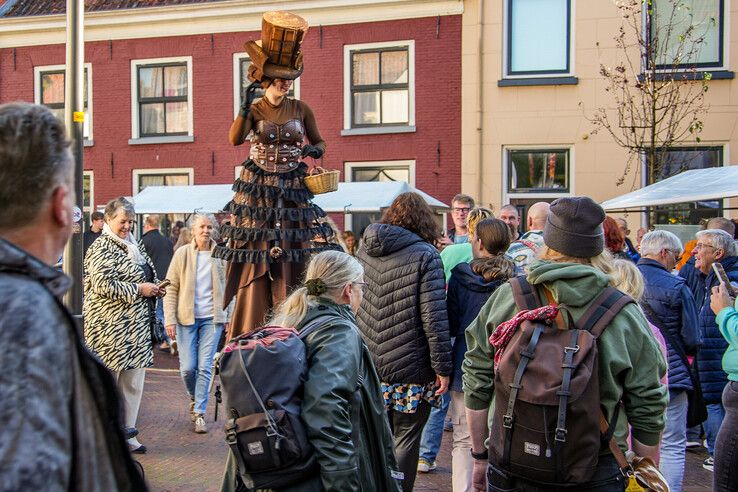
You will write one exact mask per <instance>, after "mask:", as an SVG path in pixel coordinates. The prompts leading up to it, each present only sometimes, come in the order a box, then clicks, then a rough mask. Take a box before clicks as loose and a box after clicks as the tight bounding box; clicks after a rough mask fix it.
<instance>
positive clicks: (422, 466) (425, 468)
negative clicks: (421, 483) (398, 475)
mask: <svg viewBox="0 0 738 492" xmlns="http://www.w3.org/2000/svg"><path fill="white" fill-rule="evenodd" d="M436 468H438V465H436V462H435V461H434V462H433V463H428V461H426V460H424V459H423V458H420V459H419V460H418V471H419V472H420V473H428V472H432V471H433V470H435V469H436Z"/></svg>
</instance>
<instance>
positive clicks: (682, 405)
mask: <svg viewBox="0 0 738 492" xmlns="http://www.w3.org/2000/svg"><path fill="white" fill-rule="evenodd" d="M688 405H689V401H688V400H687V392H686V391H684V390H681V391H674V392H672V391H669V406H668V407H667V408H666V428H664V435H663V437H662V438H661V462H660V464H659V465H660V466H659V468H660V469H661V473H663V474H664V477H665V478H666V482H667V483H668V484H669V489H670V490H671V492H681V490H682V481H683V480H684V461H685V459H686V455H685V450H686V449H687V407H688Z"/></svg>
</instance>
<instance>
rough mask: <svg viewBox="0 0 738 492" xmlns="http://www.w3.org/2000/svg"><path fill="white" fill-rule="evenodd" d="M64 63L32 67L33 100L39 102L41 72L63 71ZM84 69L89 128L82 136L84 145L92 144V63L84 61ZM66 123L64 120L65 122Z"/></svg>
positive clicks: (65, 102)
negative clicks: (87, 132)
mask: <svg viewBox="0 0 738 492" xmlns="http://www.w3.org/2000/svg"><path fill="white" fill-rule="evenodd" d="M66 68H67V67H66V65H39V66H36V67H33V102H34V103H36V104H41V74H42V73H45V72H58V71H60V70H61V71H63V72H64V71H65V70H66ZM84 69H85V70H86V72H87V114H86V115H85V118H87V128H88V129H89V135H85V136H84V145H85V147H89V146H92V145H93V143H94V141H93V137H92V99H93V98H92V63H85V67H84ZM64 83H65V84H66V72H65V74H64ZM66 104H67V101H66V91H65V98H64V105H65V106H66ZM65 124H66V122H65Z"/></svg>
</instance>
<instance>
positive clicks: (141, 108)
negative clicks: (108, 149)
mask: <svg viewBox="0 0 738 492" xmlns="http://www.w3.org/2000/svg"><path fill="white" fill-rule="evenodd" d="M131 67H132V80H131V83H132V91H131V92H132V98H133V119H132V130H133V138H134V140H135V139H142V140H143V141H142V142H135V141H133V142H130V141H129V143H148V142H151V139H152V138H153V139H154V142H155V143H162V142H168V141H171V142H175V141H176V142H182V141H192V138H187V137H192V58H191V57H181V58H164V59H158V60H133V61H132V62H131ZM177 137H179V138H177ZM182 137H184V139H183V138H182ZM162 138H163V140H162ZM146 139H149V140H148V142H147V141H146ZM152 143H153V142H152Z"/></svg>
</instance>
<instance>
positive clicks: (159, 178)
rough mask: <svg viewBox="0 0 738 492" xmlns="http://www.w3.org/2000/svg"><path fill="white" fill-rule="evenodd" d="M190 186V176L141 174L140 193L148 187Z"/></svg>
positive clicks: (139, 180)
mask: <svg viewBox="0 0 738 492" xmlns="http://www.w3.org/2000/svg"><path fill="white" fill-rule="evenodd" d="M189 184H190V175H189V174H140V175H139V176H138V191H139V192H141V191H143V189H144V188H146V187H147V186H187V185H189Z"/></svg>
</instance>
